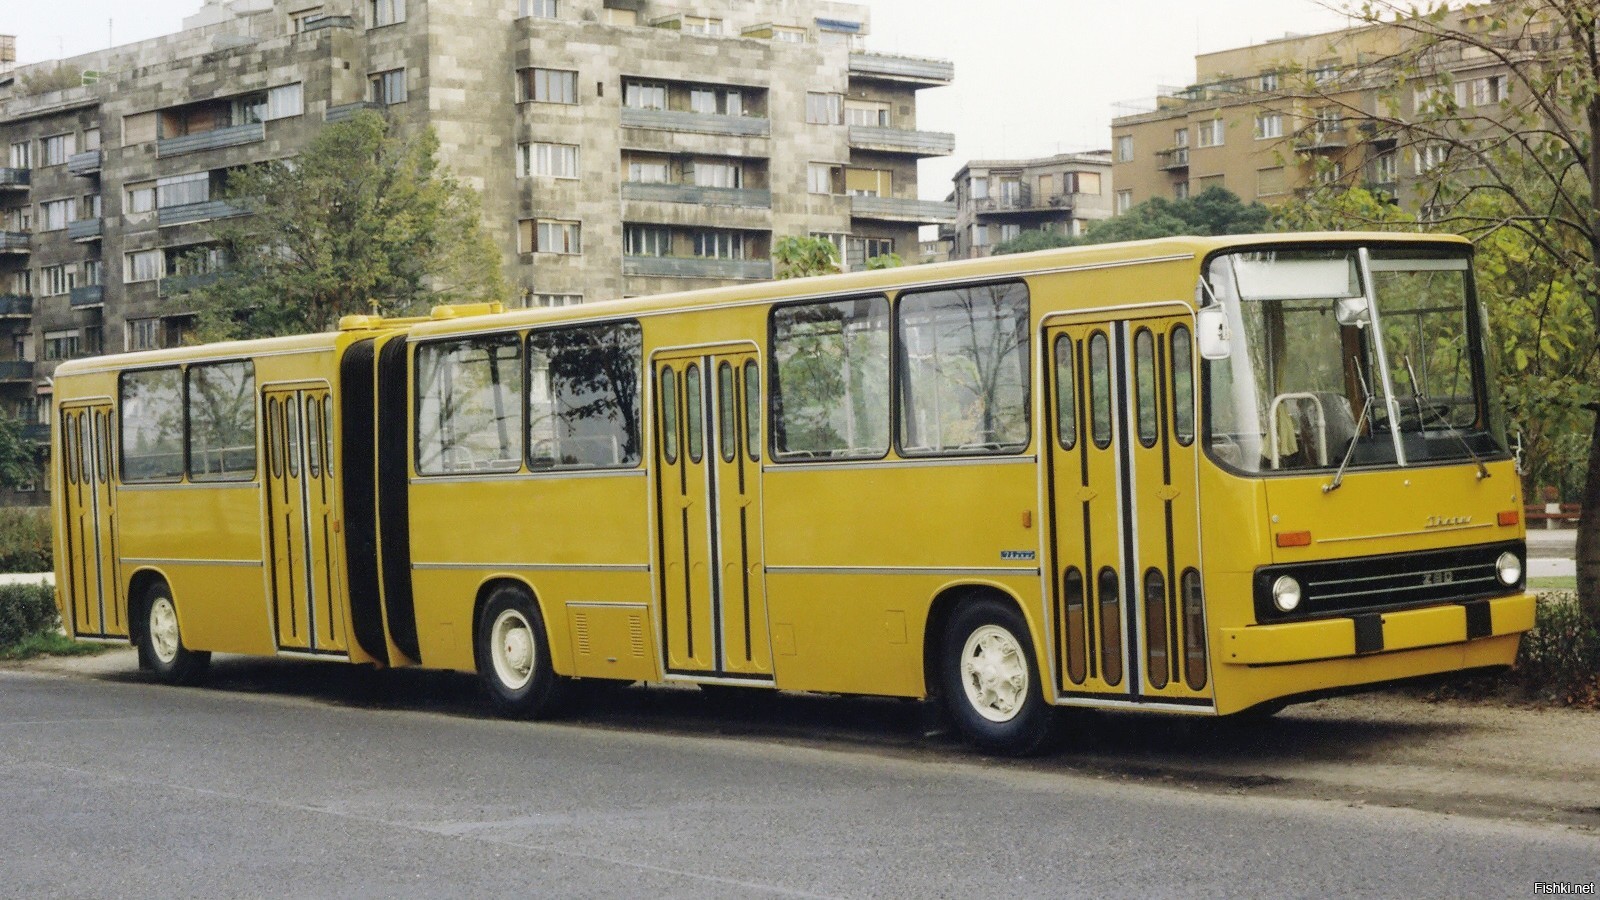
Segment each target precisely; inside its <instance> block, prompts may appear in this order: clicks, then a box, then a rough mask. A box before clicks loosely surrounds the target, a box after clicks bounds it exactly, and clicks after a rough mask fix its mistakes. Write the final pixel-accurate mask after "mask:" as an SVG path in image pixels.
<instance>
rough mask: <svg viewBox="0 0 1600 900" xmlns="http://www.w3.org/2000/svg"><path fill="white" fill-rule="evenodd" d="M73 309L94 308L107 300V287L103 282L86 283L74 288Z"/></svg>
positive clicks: (72, 295) (72, 296)
mask: <svg viewBox="0 0 1600 900" xmlns="http://www.w3.org/2000/svg"><path fill="white" fill-rule="evenodd" d="M71 300H72V308H73V309H93V308H94V307H96V306H100V305H102V304H104V303H105V302H106V288H105V285H103V284H85V285H80V286H78V287H75V288H73V289H72V294H71Z"/></svg>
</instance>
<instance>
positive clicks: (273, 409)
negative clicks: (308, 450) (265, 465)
mask: <svg viewBox="0 0 1600 900" xmlns="http://www.w3.org/2000/svg"><path fill="white" fill-rule="evenodd" d="M282 409H283V405H282V404H281V403H279V402H278V398H277V397H271V398H268V400H267V456H268V457H269V458H270V459H271V461H272V477H273V478H282V477H283V419H282V415H283V412H282Z"/></svg>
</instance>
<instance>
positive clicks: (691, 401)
mask: <svg viewBox="0 0 1600 900" xmlns="http://www.w3.org/2000/svg"><path fill="white" fill-rule="evenodd" d="M700 394H701V391H700V367H699V366H698V365H696V364H694V363H690V364H689V370H688V371H687V372H684V373H683V426H684V431H685V432H686V435H685V438H684V443H685V444H686V445H687V446H685V447H684V449H685V450H686V451H688V453H689V461H690V462H699V461H700V457H701V456H703V455H704V454H703V452H702V448H703V446H704V444H703V441H702V435H703V430H704V426H705V417H704V416H703V415H702V409H701V405H700Z"/></svg>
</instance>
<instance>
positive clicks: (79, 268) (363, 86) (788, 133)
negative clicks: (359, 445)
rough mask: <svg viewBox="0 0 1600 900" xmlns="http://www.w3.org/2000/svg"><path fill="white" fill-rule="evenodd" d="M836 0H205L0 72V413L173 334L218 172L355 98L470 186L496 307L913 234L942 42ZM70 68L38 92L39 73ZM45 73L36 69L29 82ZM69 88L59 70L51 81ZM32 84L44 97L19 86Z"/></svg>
mask: <svg viewBox="0 0 1600 900" xmlns="http://www.w3.org/2000/svg"><path fill="white" fill-rule="evenodd" d="M869 31H870V20H869V17H868V11H867V10H866V9H865V8H863V7H861V6H857V5H853V4H849V3H841V2H833V0H683V2H679V3H672V2H666V0H448V2H445V0H321V2H318V0H210V2H208V3H207V4H206V5H205V6H204V7H203V8H202V9H201V10H200V12H199V13H197V14H196V15H194V16H192V17H190V18H189V19H186V20H185V22H184V28H183V30H181V31H179V32H177V33H175V34H171V35H167V36H164V37H161V38H157V39H154V40H149V41H144V42H141V43H137V44H131V45H127V46H123V47H117V48H113V49H110V50H106V51H101V52H97V53H92V54H88V55H85V56H80V57H75V58H72V59H67V60H59V61H54V62H49V63H42V64H36V65H32V66H22V67H19V68H17V69H15V70H14V71H13V72H12V73H10V74H9V75H6V76H0V154H6V155H5V156H0V408H3V409H5V410H6V411H9V412H12V413H14V414H19V415H23V416H25V417H27V418H28V419H29V420H30V421H32V422H35V423H37V426H38V427H36V428H35V429H34V430H35V433H36V434H42V433H43V426H44V425H45V424H46V423H48V421H49V405H48V397H49V392H50V374H51V372H52V370H53V368H54V365H55V363H56V362H57V361H59V360H61V359H66V358H70V357H74V356H81V355H86V354H94V353H101V352H116V351H123V350H138V349H144V348H150V347H161V346H170V345H172V344H175V343H177V342H180V341H181V340H183V339H184V335H185V333H186V330H187V329H188V328H189V327H190V325H191V323H192V311H191V310H190V309H189V308H188V307H186V299H185V291H186V289H187V288H188V287H192V286H193V284H194V280H195V279H203V278H207V277H214V275H213V274H212V272H213V271H214V270H215V269H217V268H218V267H221V266H224V265H226V260H225V259H223V258H222V257H221V254H220V253H219V252H217V251H215V250H214V249H213V248H212V247H211V245H210V243H209V242H210V240H211V236H210V235H211V226H212V223H214V222H216V221H217V220H219V219H222V218H226V217H232V216H239V215H244V214H246V211H245V210H241V209H236V208H233V207H230V206H229V205H228V204H227V203H226V202H224V201H223V200H221V199H220V197H221V192H222V187H223V185H224V183H225V181H226V178H227V175H228V173H229V171H231V170H233V169H235V168H238V167H241V166H246V165H250V164H252V163H257V162H260V161H264V160H272V159H282V158H288V157H293V156H294V155H295V154H296V153H297V152H298V150H299V149H300V148H301V147H303V146H304V145H305V144H306V143H307V142H308V141H309V140H310V139H311V138H312V137H313V136H314V135H315V134H316V133H317V131H318V130H319V129H321V128H323V127H324V126H325V124H326V123H330V122H338V121H340V120H342V119H345V118H348V117H350V116H352V115H354V114H355V113H356V112H357V111H360V110H364V109H374V110H378V111H380V112H381V113H382V114H384V115H386V116H388V117H390V118H391V120H392V121H393V122H395V123H396V125H397V126H398V127H399V128H400V130H401V131H402V132H403V133H416V132H418V131H420V130H421V129H423V128H427V127H431V128H432V129H433V130H434V131H435V133H436V134H437V135H438V137H439V142H440V151H439V154H440V158H441V160H442V162H443V163H444V164H445V165H447V166H448V167H449V168H450V169H451V170H452V171H453V172H454V173H455V174H456V175H457V176H458V177H459V178H461V180H462V181H463V182H465V183H467V184H470V185H472V186H473V187H475V188H476V189H478V190H479V191H480V192H481V194H482V199H483V211H484V221H485V225H486V227H487V228H488V230H489V233H490V235H491V236H492V238H493V239H494V240H495V241H496V242H497V244H498V245H499V246H500V248H501V250H502V252H503V255H504V260H505V265H506V267H507V273H508V276H509V279H510V281H511V283H512V284H513V285H514V286H515V290H516V293H517V302H523V303H528V304H547V305H565V304H571V303H578V302H584V301H594V300H604V299H610V298H616V297H622V296H634V295H640V294H648V293H658V292H663V291H671V290H680V289H689V288H697V287H707V286H713V285H722V284H729V283H737V282H740V281H746V280H759V279H766V278H769V277H771V275H772V268H771V263H770V259H769V257H770V249H771V245H772V242H773V241H774V240H775V239H777V238H781V237H784V236H787V235H796V234H798V235H806V234H812V235H825V236H827V237H828V238H829V239H831V240H833V241H835V242H836V243H837V245H838V246H839V247H840V249H841V251H842V252H843V255H844V257H845V258H846V259H847V260H848V261H849V262H850V263H852V264H854V265H863V264H864V263H865V260H866V259H868V258H870V257H872V256H877V255H880V254H883V253H888V252H899V253H901V254H903V255H906V254H910V253H914V252H915V251H916V249H917V238H918V229H919V228H920V227H921V226H923V225H930V224H945V225H948V224H950V223H953V222H954V220H955V211H954V207H953V205H951V204H948V203H933V202H924V201H921V200H919V199H918V192H917V162H918V160H920V159H924V158H927V157H931V156H939V155H948V154H949V153H951V152H952V150H953V147H954V137H953V136H952V135H950V134H944V133H937V132H927V131H922V130H919V129H918V127H917V94H918V92H919V91H921V90H923V89H925V88H930V87H938V86H941V85H946V84H949V83H950V81H951V78H952V77H953V66H952V65H951V64H950V63H949V62H948V61H942V60H934V59H924V58H919V57H908V56H899V55H884V54H877V53H873V52H870V51H869V50H868V49H867V47H866V44H865V41H866V36H867V35H868V33H869ZM63 73H66V74H67V75H69V76H72V75H75V76H77V78H76V79H75V81H76V84H75V85H74V86H68V87H64V88H63V87H61V85H62V76H63ZM45 76H48V78H46V77H45ZM66 80H67V81H74V79H72V78H68V79H66ZM41 82H45V83H47V84H48V85H49V86H50V87H51V88H56V89H50V90H39V89H38V88H37V86H38V84H39V83H41Z"/></svg>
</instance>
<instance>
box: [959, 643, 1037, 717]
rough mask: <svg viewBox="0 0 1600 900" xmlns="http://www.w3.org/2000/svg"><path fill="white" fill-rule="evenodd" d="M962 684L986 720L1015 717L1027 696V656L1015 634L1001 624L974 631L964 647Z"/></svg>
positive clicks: (973, 706)
mask: <svg viewBox="0 0 1600 900" xmlns="http://www.w3.org/2000/svg"><path fill="white" fill-rule="evenodd" d="M961 687H962V688H963V689H964V690H966V692H967V703H969V704H971V706H972V708H973V709H974V710H976V711H977V713H978V715H980V716H983V717H984V718H985V719H988V720H989V721H991V722H1009V721H1011V720H1012V719H1014V718H1016V716H1017V713H1018V712H1020V711H1021V710H1022V705H1023V703H1025V702H1026V701H1027V699H1028V659H1027V657H1026V656H1024V655H1023V650H1022V645H1021V644H1020V643H1018V642H1017V639H1016V637H1014V636H1013V635H1012V634H1011V632H1009V631H1007V630H1006V629H1004V628H1001V627H1000V626H999V625H984V626H983V627H981V628H978V629H977V630H975V631H973V632H972V634H971V635H969V636H968V637H967V643H966V646H965V647H963V648H962V650H961Z"/></svg>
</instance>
